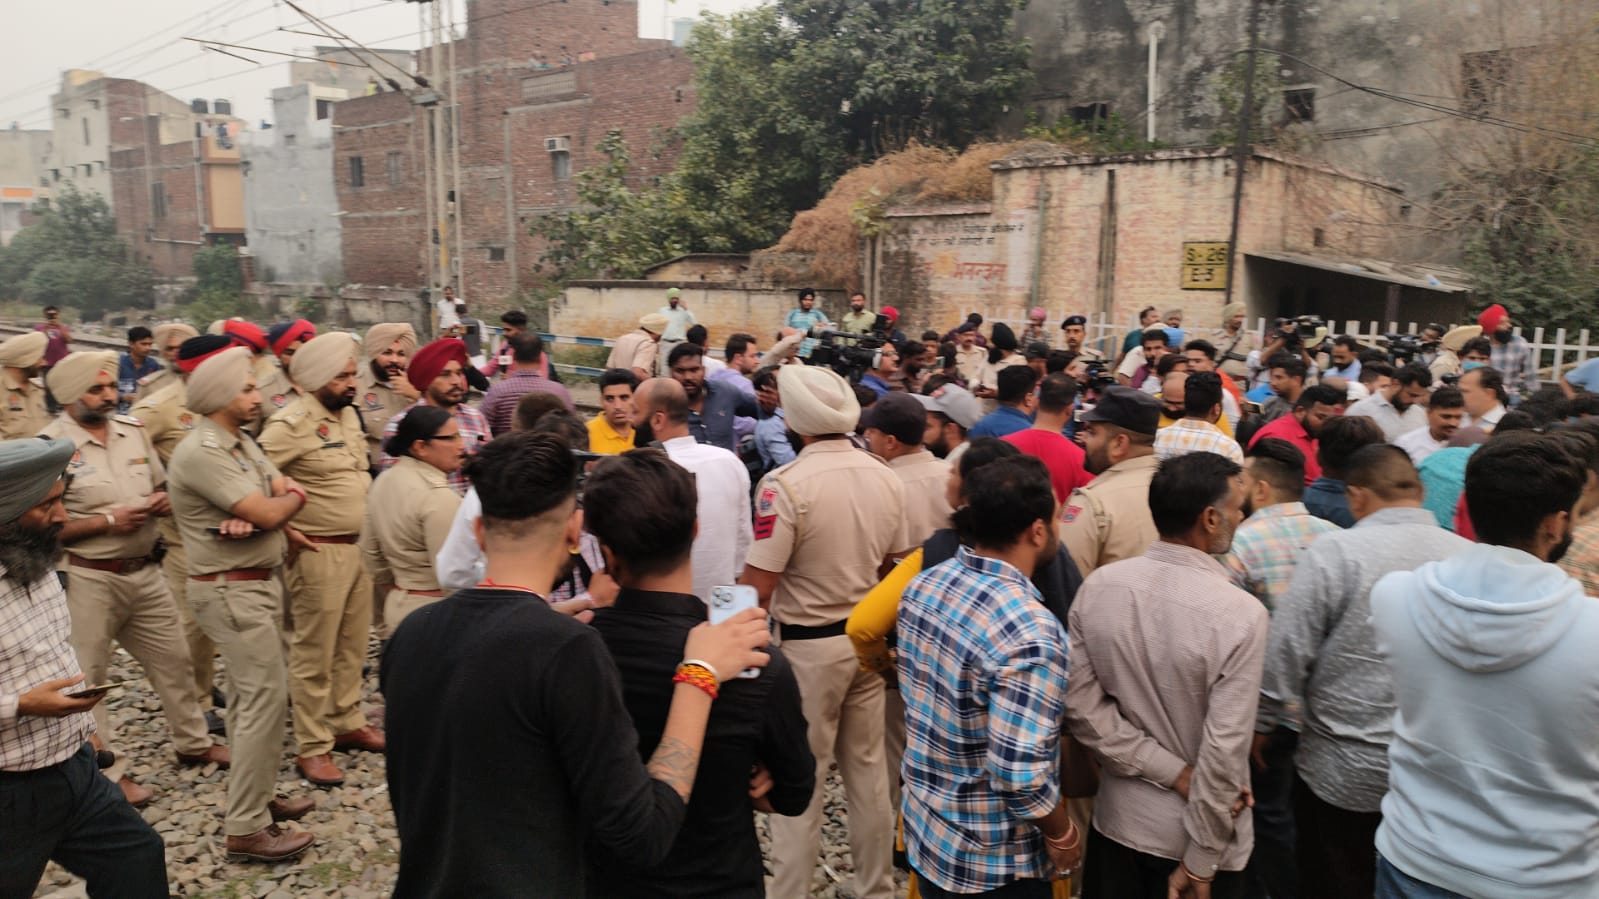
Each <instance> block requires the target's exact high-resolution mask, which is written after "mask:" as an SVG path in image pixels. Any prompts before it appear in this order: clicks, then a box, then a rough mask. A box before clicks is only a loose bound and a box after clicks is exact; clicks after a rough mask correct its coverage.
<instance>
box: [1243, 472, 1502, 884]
mask: <svg viewBox="0 0 1599 899" xmlns="http://www.w3.org/2000/svg"><path fill="white" fill-rule="evenodd" d="M1345 488H1346V491H1347V494H1348V499H1349V509H1350V512H1351V513H1353V515H1354V517H1355V520H1356V523H1355V526H1354V527H1353V528H1350V529H1349V530H1347V531H1338V532H1336V533H1331V534H1325V535H1323V536H1321V537H1319V538H1317V539H1316V541H1315V542H1314V543H1312V544H1310V546H1309V548H1307V549H1306V550H1305V551H1304V553H1302V554H1301V555H1300V560H1299V563H1298V565H1297V566H1295V569H1294V575H1293V579H1292V580H1291V581H1290V582H1289V586H1288V590H1287V592H1286V593H1284V594H1283V596H1282V598H1281V599H1279V600H1278V602H1277V608H1276V610H1275V611H1274V612H1273V614H1272V624H1271V640H1270V643H1269V645H1268V647H1267V651H1266V665H1265V675H1264V677H1263V679H1262V681H1261V689H1260V709H1259V712H1258V713H1257V720H1256V724H1255V731H1256V738H1255V745H1256V748H1257V750H1260V751H1263V750H1264V749H1265V747H1266V745H1267V743H1268V742H1269V740H1270V738H1271V734H1272V733H1273V731H1275V730H1276V729H1277V727H1278V725H1279V723H1280V722H1282V721H1283V720H1284V719H1285V716H1286V715H1288V714H1289V713H1290V711H1291V710H1292V709H1295V708H1297V709H1299V710H1300V712H1299V713H1300V716H1301V718H1302V724H1301V727H1300V738H1299V748H1298V750H1297V751H1296V752H1295V755H1294V764H1295V766H1296V768H1297V770H1298V779H1297V781H1296V782H1295V784H1294V787H1293V806H1294V822H1295V832H1296V837H1297V839H1296V850H1295V856H1296V858H1297V860H1298V863H1299V865H1298V866H1299V879H1300V884H1299V885H1300V893H1299V895H1300V896H1301V897H1306V899H1322V897H1325V899H1346V897H1349V896H1370V895H1372V893H1373V890H1374V878H1375V876H1376V875H1375V865H1374V860H1373V857H1372V851H1371V847H1372V839H1373V837H1374V835H1375V833H1376V830H1377V825H1378V823H1379V822H1380V821H1381V820H1382V811H1381V808H1382V806H1381V803H1382V797H1383V794H1384V793H1385V792H1386V791H1387V789H1388V744H1389V743H1390V742H1391V741H1392V740H1393V736H1394V722H1393V719H1394V681H1393V678H1392V675H1391V674H1390V673H1389V671H1388V668H1387V667H1386V666H1385V665H1384V664H1383V661H1382V657H1381V655H1380V653H1379V652H1378V650H1377V645H1376V636H1375V634H1374V633H1373V631H1372V625H1371V606H1370V603H1369V599H1370V594H1371V590H1372V586H1373V585H1374V584H1376V583H1377V581H1378V580H1379V579H1381V578H1382V577H1383V576H1384V575H1387V574H1389V573H1391V572H1395V571H1413V570H1415V569H1416V568H1417V567H1418V566H1420V565H1422V564H1423V563H1426V562H1433V561H1437V560H1440V559H1447V558H1449V557H1450V556H1452V555H1455V554H1456V553H1460V552H1464V551H1466V550H1469V549H1470V548H1471V547H1472V544H1471V543H1470V542H1469V541H1467V540H1465V539H1463V538H1461V537H1458V536H1456V535H1454V534H1451V533H1449V532H1448V531H1445V530H1444V529H1443V528H1441V527H1439V526H1438V521H1437V519H1436V518H1435V517H1433V515H1432V513H1430V512H1428V511H1427V510H1426V509H1424V508H1422V496H1423V494H1422V485H1421V478H1420V476H1419V475H1417V473H1416V466H1415V465H1413V464H1412V463H1411V461H1410V457H1409V456H1407V455H1406V454H1405V451H1404V450H1402V449H1399V448H1398V447H1396V446H1389V445H1387V444H1378V445H1374V446H1367V447H1364V448H1362V449H1360V450H1358V451H1356V452H1355V454H1354V455H1353V456H1351V457H1350V460H1349V464H1348V470H1347V472H1346V473H1345Z"/></svg>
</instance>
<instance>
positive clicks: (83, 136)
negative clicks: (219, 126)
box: [44, 69, 195, 212]
mask: <svg viewBox="0 0 1599 899" xmlns="http://www.w3.org/2000/svg"><path fill="white" fill-rule="evenodd" d="M50 107H51V110H52V116H51V125H50V133H51V137H50V146H49V148H48V150H47V152H46V153H45V163H44V168H45V174H46V175H47V176H48V177H49V179H50V183H51V185H52V186H54V185H57V184H60V183H62V182H71V183H73V184H74V185H76V187H77V188H78V190H80V191H83V192H84V193H95V194H99V195H100V196H102V197H104V198H105V200H106V202H108V203H110V204H112V205H111V210H112V212H116V211H117V209H116V198H115V197H114V196H113V191H112V188H111V154H112V152H113V151H115V150H121V149H125V148H127V147H134V146H159V145H161V144H169V143H172V142H174V141H180V140H184V139H186V138H192V137H193V136H194V121H195V114H194V112H193V111H192V110H191V109H190V108H189V104H187V103H184V102H183V101H182V100H179V99H178V98H176V97H173V96H171V95H169V94H166V93H163V92H162V91H159V90H157V89H155V88H153V87H150V86H149V85H147V84H145V83H143V82H141V81H133V80H131V79H127V78H108V77H106V76H105V75H103V74H101V73H99V72H93V71H89V70H86V69H68V70H67V71H65V72H63V73H61V89H60V90H58V91H56V92H55V93H54V94H52V95H51V96H50Z"/></svg>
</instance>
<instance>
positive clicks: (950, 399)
mask: <svg viewBox="0 0 1599 899" xmlns="http://www.w3.org/2000/svg"><path fill="white" fill-rule="evenodd" d="M915 400H916V401H917V402H919V403H921V404H922V406H923V407H925V408H926V409H927V411H928V412H939V413H942V414H943V415H944V416H945V417H946V418H948V419H949V420H950V421H953V422H954V423H956V424H958V425H960V426H961V427H963V428H966V429H968V430H970V429H971V427H972V425H975V424H977V420H978V419H980V418H982V417H983V409H982V407H981V406H980V405H978V402H977V397H975V396H973V395H972V392H971V391H970V390H967V389H966V388H964V387H962V386H960V385H959V384H945V385H944V386H943V387H940V388H938V389H937V390H935V391H933V394H932V396H922V395H920V394H917V395H916V396H915Z"/></svg>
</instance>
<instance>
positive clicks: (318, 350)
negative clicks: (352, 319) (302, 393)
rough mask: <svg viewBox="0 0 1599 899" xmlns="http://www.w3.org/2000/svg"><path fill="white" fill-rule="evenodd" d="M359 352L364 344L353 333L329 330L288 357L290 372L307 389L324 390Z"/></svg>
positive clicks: (297, 382)
mask: <svg viewBox="0 0 1599 899" xmlns="http://www.w3.org/2000/svg"><path fill="white" fill-rule="evenodd" d="M360 353H361V347H360V344H358V343H356V342H355V336H354V335H351V334H346V333H344V332H343V331H329V332H328V333H326V334H321V335H318V336H316V337H313V338H311V339H310V340H308V341H306V342H305V343H304V344H302V345H301V346H300V348H299V349H298V350H296V351H295V353H294V358H293V359H291V360H289V375H290V376H291V377H293V378H294V383H296V384H298V385H300V386H301V387H302V388H304V389H306V390H321V389H322V388H323V387H326V386H327V383H328V382H329V381H331V380H333V379H334V378H337V377H338V376H339V372H341V371H343V370H344V366H345V364H346V363H349V362H354V361H355V360H356V358H357V357H358V356H359V355H360Z"/></svg>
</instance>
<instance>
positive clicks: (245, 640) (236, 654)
mask: <svg viewBox="0 0 1599 899" xmlns="http://www.w3.org/2000/svg"><path fill="white" fill-rule="evenodd" d="M188 594H189V595H188V602H189V608H191V609H193V610H194V617H195V618H196V619H198V620H199V622H200V627H202V628H204V629H205V632H206V635H207V636H209V637H210V638H211V639H212V640H214V641H216V645H217V649H218V650H219V651H221V653H222V661H223V662H224V663H226V664H227V666H228V688H227V695H228V743H229V749H231V750H232V753H233V767H232V768H230V769H229V770H228V807H227V815H226V818H225V820H224V822H223V830H224V831H225V832H226V834H227V835H228V836H234V837H238V836H245V835H247V834H252V833H255V832H256V831H258V830H260V829H261V828H263V827H266V826H267V825H269V824H271V823H272V813H271V812H269V811H268V810H267V804H268V803H270V802H271V801H272V797H273V796H274V795H275V794H276V793H277V783H278V765H279V764H280V763H281V761H282V758H283V713H284V711H286V710H287V708H288V703H289V689H288V684H287V683H286V681H285V675H284V670H283V650H282V649H281V648H279V645H278V621H279V620H281V619H282V617H283V595H282V592H281V589H280V588H279V586H278V582H277V579H276V578H267V579H266V580H261V581H221V582H218V581H196V580H190V581H189V590H188Z"/></svg>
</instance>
